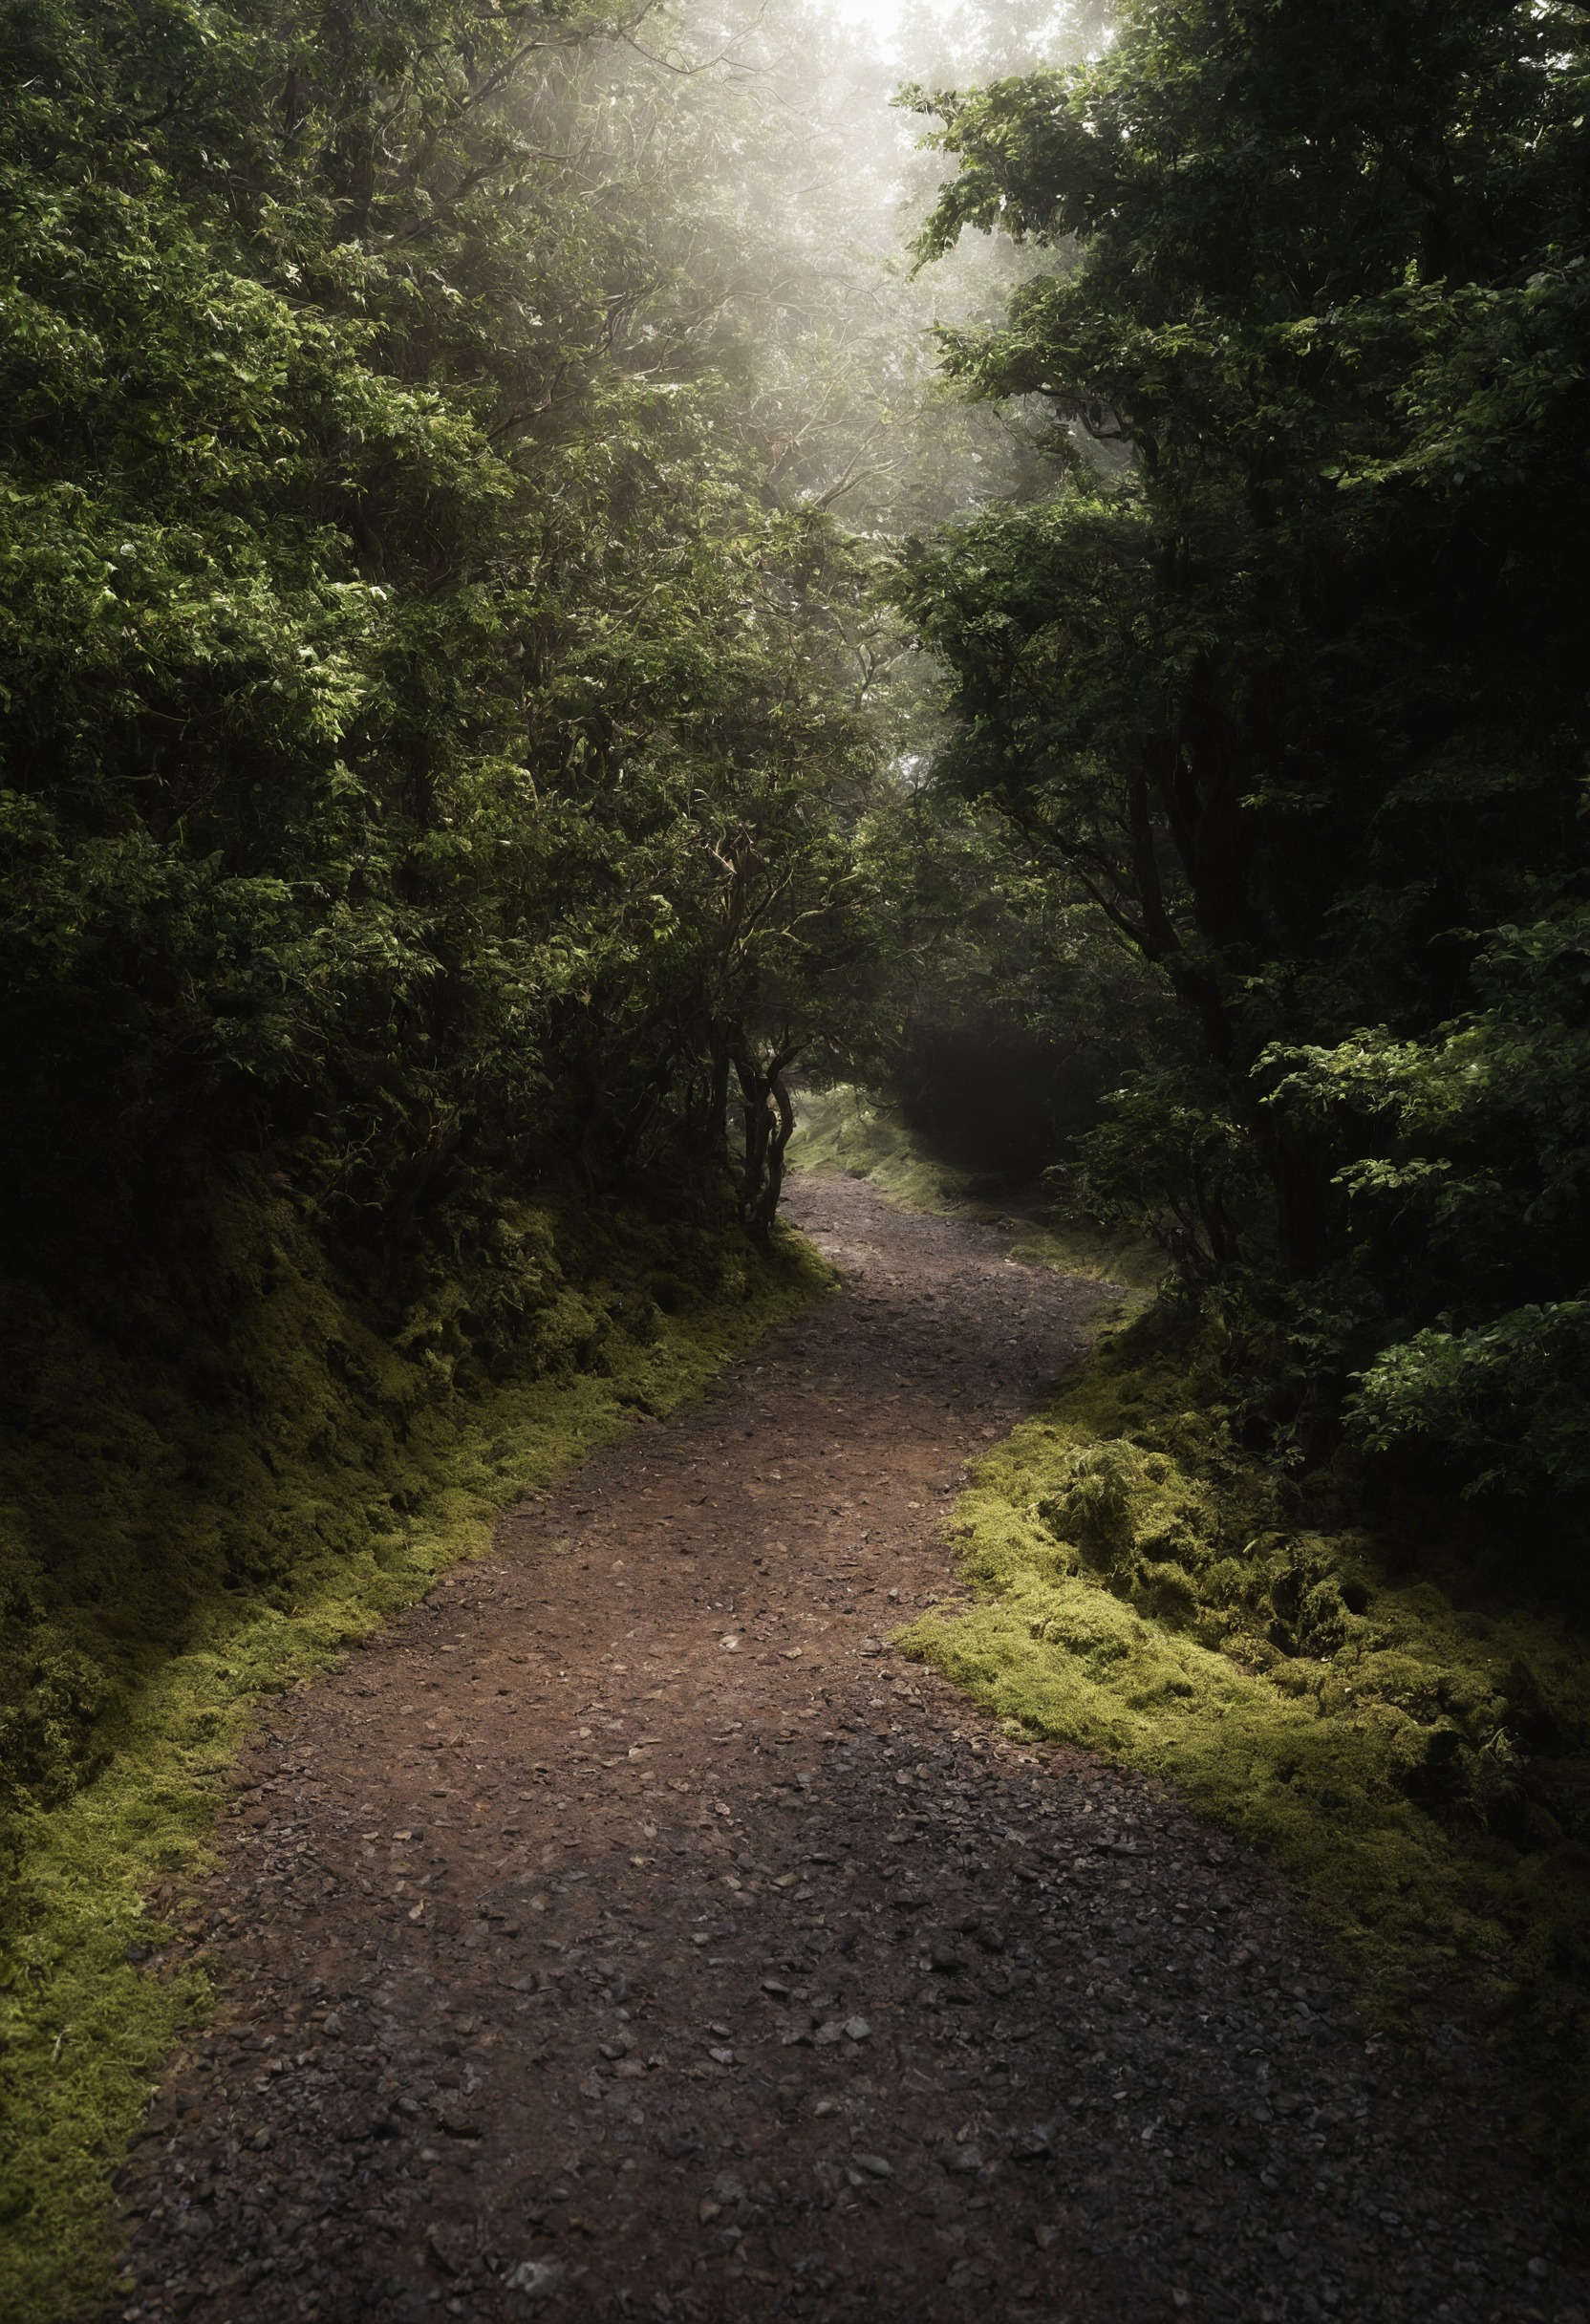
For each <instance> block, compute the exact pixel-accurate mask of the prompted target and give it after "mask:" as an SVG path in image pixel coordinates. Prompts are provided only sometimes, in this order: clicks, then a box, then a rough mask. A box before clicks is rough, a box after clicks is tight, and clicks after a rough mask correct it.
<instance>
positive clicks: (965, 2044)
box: [116, 1179, 1585, 2324]
mask: <svg viewBox="0 0 1590 2324" xmlns="http://www.w3.org/2000/svg"><path fill="white" fill-rule="evenodd" d="M786 1208H787V1209H788V1211H789V1212H790V1214H791V1215H792V1216H794V1217H795V1218H796V1220H797V1221H798V1222H799V1223H800V1224H801V1225H803V1226H804V1227H805V1228H806V1230H807V1232H808V1233H810V1234H811V1235H812V1236H813V1237H814V1238H815V1239H816V1240H817V1241H818V1242H819V1243H820V1244H821V1245H822V1247H823V1248H824V1249H825V1250H826V1251H827V1253H828V1254H829V1256H830V1257H832V1258H833V1259H835V1260H836V1261H837V1263H838V1264H839V1266H840V1268H841V1270H842V1271H843V1274H844V1278H845V1283H846V1288H845V1291H844V1293H843V1295H842V1296H841V1297H839V1298H837V1299H834V1300H832V1301H830V1302H827V1303H825V1304H824V1305H823V1306H821V1307H820V1308H818V1309H817V1310H815V1311H813V1312H811V1313H808V1314H807V1315H806V1316H804V1317H802V1318H800V1319H799V1320H797V1321H796V1322H793V1323H788V1324H786V1325H784V1326H783V1327H781V1328H780V1329H779V1330H777V1331H776V1332H775V1333H773V1334H772V1335H771V1336H770V1337H769V1338H768V1339H767V1340H766V1341H764V1342H763V1345H761V1346H760V1347H758V1348H757V1349H756V1350H755V1351H753V1353H752V1354H751V1355H749V1356H748V1357H747V1358H745V1359H744V1360H743V1361H742V1362H741V1363H740V1364H739V1365H738V1366H735V1367H734V1369H733V1370H732V1371H730V1372H728V1373H727V1374H725V1375H724V1376H723V1378H722V1379H721V1381H720V1384H719V1387H718V1388H717V1390H716V1392H715V1393H714V1394H713V1395H712V1397H711V1398H710V1399H709V1400H708V1401H707V1402H706V1403H705V1404H704V1405H702V1406H700V1407H698V1408H697V1409H695V1410H693V1411H690V1412H687V1413H685V1414H683V1415H682V1416H680V1417H678V1418H676V1419H674V1420H671V1421H668V1422H660V1423H649V1424H646V1425H644V1426H643V1427H641V1428H638V1429H637V1430H636V1431H634V1433H633V1434H632V1435H631V1436H629V1437H628V1438H627V1439H626V1440H625V1441H624V1442H623V1443H621V1444H618V1445H614V1446H612V1447H611V1448H610V1449H609V1450H608V1451H606V1452H605V1453H601V1454H599V1455H598V1456H597V1457H596V1458H595V1459H593V1460H592V1461H591V1463H590V1464H589V1465H588V1466H587V1467H586V1468H585V1469H584V1470H583V1471H581V1472H580V1474H578V1475H576V1476H575V1477H573V1478H572V1479H570V1480H569V1483H568V1484H567V1485H566V1486H565V1487H564V1488H563V1489H561V1490H560V1491H559V1492H558V1493H557V1494H556V1495H555V1496H551V1497H550V1498H548V1500H545V1501H541V1502H536V1503H527V1504H526V1505H525V1506H523V1507H521V1508H520V1509H518V1510H516V1511H515V1512H514V1513H513V1514H512V1515H511V1516H510V1517H508V1518H507V1519H506V1520H505V1523H504V1526H503V1529H502V1534H501V1538H500V1542H499V1546H498V1551H497V1554H496V1556H495V1557H494V1558H493V1559H492V1560H490V1561H488V1562H486V1563H484V1564H482V1565H478V1566H474V1567H470V1568H466V1569H464V1570H462V1571H461V1572H459V1573H457V1574H456V1575H455V1576H454V1577H453V1578H451V1579H450V1580H449V1581H448V1582H445V1583H444V1584H443V1585H442V1586H441V1587H440V1588H439V1589H437V1590H436V1591H434V1592H433V1593H432V1596H431V1598H430V1599H429V1600H428V1601H427V1603H425V1604H424V1605H422V1606H420V1607H418V1608H416V1609H415V1610H414V1611H413V1612H412V1613H411V1614H410V1615H408V1616H407V1617H405V1618H404V1619H403V1620H401V1621H399V1622H398V1624H397V1625H395V1626H394V1627H393V1628H392V1629H391V1630H390V1631H388V1632H387V1633H385V1634H384V1635H382V1636H381V1637H379V1638H377V1639H376V1640H375V1641H374V1642H372V1644H371V1645H370V1646H369V1647H368V1648H367V1649H366V1650H364V1651H362V1652H357V1653H354V1654H351V1655H350V1656H349V1658H348V1662H347V1665H346V1667H345V1668H344V1669H343V1670H342V1671H341V1672H340V1673H338V1674H337V1675H336V1676H335V1677H333V1678H332V1679H330V1680H328V1681H327V1682H326V1683H324V1684H322V1685H319V1686H317V1687H315V1688H313V1689H307V1690H305V1691H304V1692H302V1693H300V1694H298V1695H295V1696H293V1697H291V1698H290V1700H289V1701H288V1702H286V1703H285V1704H284V1705H283V1706H282V1708H281V1710H280V1711H279V1712H278V1713H277V1715H276V1717H275V1719H274V1721H273V1723H272V1724H271V1725H270V1727H269V1731H268V1732H262V1733H261V1734H260V1736H259V1737H258V1738H257V1740H256V1742H255V1743H254V1745H253V1746H252V1748H251V1749H250V1751H249V1753H248V1754H247V1757H246V1759H245V1761H244V1763H243V1765H242V1767H241V1769H240V1771H239V1775H238V1780H237V1785H236V1791H235V1795H234V1797H233V1799H232V1801H231V1805H230V1811H229V1820H228V1825H227V1839H226V1847H225V1861H224V1864H223V1867H222V1869H221V1870H220V1872H219V1873H218V1874H217V1875H216V1876H215V1878H214V1879H213V1880H212V1881H211V1882H210V1883H208V1884H207V1886H206V1888H205V1890H204V1898H203V1908H204V1911H205V1912H206V1913H207V1914H208V1916H209V1919H210V1924H211V1925H210V1927H209V1929H208V1932H207V1934H206V1937H205V1939H204V1942H205V1944H206V1947H207V1949H208V1950H209V1951H210V1952H211V1953H212V1955H215V1956H217V1957H218V1960H219V1965H220V1970H221V1974H222V1978H223V1983H224V1992H225V2007H224V2011H223V2012H222V2014H221V2015H220V2016H219V2018H218V2019H217V2020H216V2022H215V2023H214V2024H213V2025H212V2026H211V2028H210V2029H209V2030H208V2031H207V2032H206V2034H204V2037H203V2039H201V2040H200V2041H199V2042H198V2043H197V2045H196V2047H195V2048H194V2049H193V2050H192V2051H191V2053H190V2054H189V2055H186V2056H184V2057H183V2058H182V2059H181V2060H179V2061H178V2064H177V2066H176V2068H175V2070H174V2072H173V2074H172V2076H171V2077H169V2079H168V2082H167V2085H166V2088H165V2091H164V2093H163V2095H162V2097H161V2099H160V2100H159V2101H158V2104H157V2108H156V2112H155V2114H154V2116H153V2117H152V2118H151V2121H150V2125H149V2129H148V2133H147V2136H146V2138H145V2139H144V2141H143V2142H142V2144H141V2146H140V2149H139V2151H138V2153H137V2155H136V2156H135V2159H134V2163H133V2165H132V2167H131V2169H130V2171H129V2172H128V2174H127V2177H126V2181H125V2199H126V2203H127V2213H128V2216H127V2226H128V2232H129V2236H130V2239H131V2240H130V2248H129V2251H128V2255H127V2260H126V2263H125V2264H126V2268H127V2270H128V2272H129V2273H130V2274H132V2275H134V2276H135V2277H136V2278H137V2291H136V2292H135V2293H134V2294H133V2295H132V2296H131V2297H130V2298H129V2299H126V2300H125V2301H124V2303H123V2304H122V2306H121V2307H120V2308H118V2311H117V2312H116V2313H118V2314H119V2315H121V2316H123V2317H124V2318H125V2320H126V2324H164V2320H165V2319H166V2318H175V2317H181V2318H184V2319H193V2324H344V2319H348V2320H353V2319H358V2318H368V2319H370V2320H371V2324H389V2320H391V2324H399V2320H400V2324H420V2320H421V2319H430V2318H436V2319H437V2324H440V2319H442V2318H443V2317H446V2318H454V2317H462V2318H467V2319H472V2320H474V2324H508V2320H510V2319H511V2320H513V2324H518V2320H519V2319H527V2318H531V2317H546V2318H547V2319H548V2324H563V2320H564V2319H566V2318H568V2319H574V2318H586V2317H590V2318H602V2319H607V2318H613V2319H617V2318H630V2319H633V2318H637V2317H638V2318H646V2319H659V2320H660V2324H672V2320H673V2319H676V2318H677V2319H680V2320H681V2324H762V2320H763V2319H764V2318H768V2319H771V2318H776V2317H791V2318H801V2319H810V2320H811V2324H827V2319H835V2320H838V2319H849V2318H866V2319H868V2324H896V2320H898V2324H908V2320H909V2324H962V2320H963V2319H964V2320H965V2324H971V2320H972V2319H978V2324H982V2320H984V2319H988V2320H991V2324H1084V2320H1085V2319H1088V2320H1091V2319H1101V2320H1102V2319H1105V2318H1133V2319H1135V2318H1144V2319H1147V2318H1172V2317H1187V2318H1190V2319H1193V2320H1194V2324H1196V2320H1197V2319H1204V2318H1209V2319H1214V2318H1222V2319H1227V2318H1229V2319H1236V2320H1238V2324H1280V2320H1281V2319H1285V2320H1286V2324H1293V2320H1294V2319H1296V2320H1298V2324H1301V2320H1302V2319H1304V2318H1310V2319H1312V2318H1315V2317H1320V2316H1337V2317H1342V2318H1353V2319H1359V2318H1365V2319H1366V2318H1375V2319H1386V2324H1415V2320H1420V2319H1426V2318H1429V2319H1440V2324H1526V2320H1528V2324H1540V2320H1542V2319H1544V2320H1545V2324H1583V2317H1582V2314H1581V2303H1583V2302H1584V2297H1585V2295H1584V2292H1583V2277H1582V2275H1581V2274H1580V2273H1579V2271H1578V2268H1577V2265H1576V2263H1575V2262H1574V2261H1573V2260H1572V2258H1571V2256H1570V2255H1568V2254H1566V2253H1565V2251H1564V2250H1563V2249H1561V2248H1560V2246H1559V2244H1558V2242H1557V2241H1554V2230H1553V2228H1552V2227H1551V2225H1550V2222H1549V2219H1548V2218H1547V2216H1546V2213H1545V2210H1544V2207H1543V2202H1542V2198H1541V2196H1540V2194H1539V2192H1538V2190H1537V2189H1536V2186H1535V2184H1534V2182H1533V2181H1532V2179H1531V2176H1530V2174H1529V2171H1528V2169H1527V2167H1526V2166H1525V2164H1524V2163H1523V2162H1522V2160H1521V2159H1520V2157H1519V2156H1518V2155H1517V2153H1516V2152H1515V2149H1514V2148H1513V2147H1512V2146H1511V2145H1510V2144H1509V2141H1508V2140H1507V2138H1506V2136H1505V2134H1504V2132H1503V2131H1502V2129H1501V2127H1500V2126H1499V2122H1498V2118H1497V2115H1496V2112H1495V2109H1494V2106H1493V2102H1492V2100H1491V2099H1490V2098H1489V2096H1488V2093H1487V2090H1486V2087H1485V2083H1484V2080H1483V2077H1482V2076H1481V2075H1480V2073H1479V2071H1478V2068H1477V2066H1476V2064H1475V2062H1474V2061H1473V2059H1472V2057H1471V2055H1469V2053H1468V2051H1467V2050H1466V2048H1465V2046H1464V2045H1463V2043H1462V2042H1461V2040H1460V2039H1459V2038H1458V2036H1457V2035H1456V2034H1448V2035H1446V2036H1443V2037H1442V2038H1441V2040H1440V2041H1438V2043H1437V2045H1436V2049H1435V2054H1434V2055H1433V2056H1432V2058H1431V2059H1430V2060H1429V2062H1420V2061H1419V2060H1417V2059H1415V2058H1413V2057H1411V2056H1408V2055H1403V2054H1398V2053H1396V2052H1394V2051H1391V2050H1389V2049H1387V2048H1386V2046H1385V2045H1384V2044H1382V2043H1380V2042H1378V2041H1375V2040H1372V2039H1366V2038H1365V2035H1364V2029H1363V2027H1362V2026H1361V2025H1359V2024H1358V2023H1356V2022H1355V2019H1354V2016H1353V2013H1352V2011H1351V2009H1350V2007H1348V2006H1347V2004H1346V2002H1345V2001H1344V1999H1343V1994H1342V1991H1341V1990H1340V1988H1339V1986H1338V1985H1337V1983H1336V1981H1335V1979H1334V1978H1333V1976H1332V1975H1331V1973H1330V1971H1329V1970H1328V1969H1327V1968H1326V1967H1325V1966H1324V1964H1323V1963H1322V1962H1321V1960H1320V1958H1319V1957H1318V1956H1317V1955H1316V1954H1315V1953H1314V1951H1313V1950H1312V1949H1311V1948H1310V1947H1309V1946H1308V1944H1307V1943H1306V1942H1305V1941H1304V1940H1303V1939H1302V1937H1301V1936H1300V1934H1299V1931H1298V1929H1297V1927H1296V1926H1295V1925H1294V1922H1293V1919H1292V1917H1291V1915H1290V1913H1289V1911H1288V1908H1287V1905H1286V1904H1285V1901H1284V1899H1283V1898H1282V1897H1281V1896H1280V1895H1279V1894H1278V1891H1277V1889H1276V1888H1275V1886H1274V1884H1273V1883H1271V1882H1270V1880H1269V1879H1268V1877H1267V1875H1266V1874H1265V1872H1264V1871H1263V1869H1262V1868H1261V1867H1259V1866H1257V1865H1256V1864H1255V1863H1254V1862H1253V1861H1251V1860H1250V1859H1248V1858H1246V1857H1244V1856H1243V1855H1242V1854H1241V1853H1240V1851H1238V1850H1237V1849H1235V1847H1233V1846H1232V1845H1230V1844H1229V1843H1228V1842H1226V1841H1225V1840H1222V1839H1220V1838H1219V1837H1218V1836H1216V1835H1213V1834H1211V1833H1210V1832H1209V1831H1208V1830H1206V1829H1205V1828H1203V1827H1201V1826H1200V1825H1199V1824H1198V1823H1197V1822H1196V1821H1195V1820H1194V1819H1193V1818H1192V1817H1191V1816H1190V1815H1189V1814H1188V1813H1187V1812H1185V1811H1184V1810H1183V1809H1182V1808H1181V1807H1180V1806H1178V1804H1177V1803H1176V1801H1175V1800H1174V1799H1173V1798H1172V1797H1169V1796H1167V1795H1166V1794H1165V1793H1164V1792H1162V1791H1160V1790H1159V1789H1157V1788H1155V1787H1154V1786H1152V1785H1150V1784H1149V1783H1146V1782H1144V1781H1142V1780H1140V1779H1137V1778H1135V1777H1132V1776H1130V1775H1125V1774H1123V1773H1121V1772H1120V1771H1119V1770H1115V1769H1112V1768H1110V1767H1109V1766H1107V1765H1106V1764H1104V1763H1101V1762H1098V1761H1095V1760H1091V1759H1088V1758H1086V1757H1085V1756H1084V1755H1082V1754H1077V1753H1071V1752H1066V1751H1061V1750H1047V1749H1044V1750H1033V1749H1029V1748H1026V1747H1023V1746H1020V1745H1016V1744H1012V1743H1011V1742H1009V1741H1008V1740H1006V1739H1005V1738H1004V1737H1002V1736H1001V1735H1000V1734H999V1732H997V1731H996V1730H994V1729H993V1728H991V1727H990V1725H989V1724H988V1722H987V1721H986V1720H985V1719H983V1717H982V1716H981V1715H980V1714H979V1713H978V1712H977V1711H974V1710H972V1709H971V1708H970V1707H969V1706H968V1705H967V1704H966V1703H965V1702H964V1701H963V1700H962V1699H960V1698H959V1697H957V1696H956V1695H955V1694H954V1693H953V1692H952V1691H951V1690H950V1689H948V1688H947V1687H946V1686H944V1685H943V1684H942V1683H941V1682H939V1681H938V1680H937V1679H935V1678H934V1677H932V1676H931V1675H929V1674H926V1673H924V1672H923V1671H922V1670H921V1669H920V1668H915V1667H913V1666H910V1665H907V1664H904V1663H902V1662H900V1661H899V1660H897V1659H896V1658H894V1657H893V1656H892V1655H891V1653H890V1652H889V1650H888V1648H887V1646H886V1644H885V1641H886V1639H887V1635H888V1633H889V1631H890V1629H891V1628H892V1626H893V1625H897V1624H898V1622H900V1621H901V1620H903V1619H904V1618H906V1617H908V1616H909V1615H910V1614H911V1613H912V1612H913V1610H914V1609H916V1608H919V1607H921V1606H922V1605H924V1604H926V1603H929V1602H931V1601H932V1600H933V1599H935V1597H943V1596H946V1595H950V1594H953V1592H954V1589H955V1586H956V1585H955V1582H954V1577H953V1571H952V1567H951V1564H950V1560H949V1555H948V1552H947V1550H946V1549H945V1547H944V1546H943V1543H942V1541H941V1539H940V1538H939V1537H940V1522H939V1520H940V1517H941V1515H942V1513H943V1511H944V1509H945V1507H946V1505H947V1496H949V1495H950V1494H951V1493H952V1492H953V1491H954V1489H955V1486H956V1479H957V1474H958V1472H959V1468H960V1464H961V1462H962V1461H963V1459H964V1458H965V1457H966V1455H967V1453H969V1452H970V1451H972V1450H975V1449H976V1448H977V1447H978V1445H979V1444H980V1443H981V1442H982V1441H983V1440H985V1439H986V1438H988V1437H990V1436H993V1435H996V1434H999V1433H1001V1432H1002V1431H1003V1430H1004V1429H1005V1428H1006V1427H1007V1426H1008V1425H1009V1423H1010V1422H1011V1420H1012V1419H1014V1418H1015V1417H1016V1416H1017V1414H1018V1413H1020V1412H1021V1410H1022V1409H1025V1408H1026V1407H1027V1406H1028V1405H1029V1404H1030V1403H1031V1401H1032V1399H1033V1396H1034V1394H1035V1392H1036V1391H1037V1389H1038V1388H1040V1387H1041V1386H1042V1383H1043V1382H1044V1381H1046V1380H1048V1379H1052V1378H1053V1377H1054V1376H1055V1374H1056V1373H1057V1372H1058V1371H1060V1370H1061V1369H1062V1368H1063V1367H1064V1365H1065V1364H1066V1363H1067V1362H1068V1361H1069V1360H1070V1359H1071V1358H1072V1357H1073V1355H1074V1354H1075V1352H1076V1350H1077V1348H1078V1346H1079V1345H1080V1341H1081V1337H1082V1329H1083V1325H1084V1323H1085V1318H1086V1315H1087V1313H1088V1310H1089V1308H1090V1305H1091V1303H1092V1302H1093V1301H1094V1299H1095V1298H1096V1297H1097V1296H1098V1294H1097V1291H1096V1288H1095V1286H1093V1285H1091V1284H1087V1283H1085V1282H1081V1281H1078V1280H1074V1279H1067V1278H1062V1277H1057V1276H1054V1275H1050V1274H1043V1273H1040V1272H1037V1271H1034V1270H1031V1269H1028V1268H1025V1267H1021V1266H1018V1265H1015V1264H1012V1263H1010V1262H1009V1261H1008V1259H1007V1258H1006V1250H1007V1247H1008V1239H1009V1238H1008V1237H1004V1236H1002V1235H1001V1234H999V1232H998V1231H997V1230H994V1229H990V1228H977V1227H968V1226H966V1225H963V1224H959V1223H956V1222H953V1221H950V1220H946V1219H941V1218H932V1217H921V1216H911V1215H908V1214H902V1213H899V1212H895V1211H892V1210H890V1209H888V1208H887V1207H886V1206H885V1205H884V1204H883V1203H882V1202H880V1201H879V1200H878V1198H877V1197H876V1196H874V1195H873V1194H871V1193H870V1191H869V1190H868V1189H866V1188H865V1187H862V1186H860V1185H857V1184H855V1183H853V1182H851V1181H849V1180H845V1179H805V1180H798V1181H797V1182H796V1183H795V1184H794V1186H793V1187H792V1189H791V1192H790V1195H789V1198H788V1202H787V1205H786Z"/></svg>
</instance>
